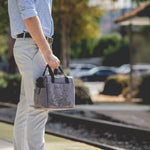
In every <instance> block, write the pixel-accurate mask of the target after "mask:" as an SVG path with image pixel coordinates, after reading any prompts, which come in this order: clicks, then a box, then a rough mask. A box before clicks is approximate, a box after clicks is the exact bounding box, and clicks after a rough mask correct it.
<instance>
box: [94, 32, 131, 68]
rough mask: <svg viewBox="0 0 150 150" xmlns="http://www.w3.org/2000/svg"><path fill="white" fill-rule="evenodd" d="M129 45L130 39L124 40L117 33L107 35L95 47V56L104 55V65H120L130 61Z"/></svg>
mask: <svg viewBox="0 0 150 150" xmlns="http://www.w3.org/2000/svg"><path fill="white" fill-rule="evenodd" d="M128 45H129V44H128V39H124V40H122V38H121V37H120V36H118V35H115V34H111V35H105V36H103V37H102V38H101V39H100V41H99V43H98V45H97V46H96V47H95V49H94V53H93V56H95V57H98V56H99V57H102V58H103V64H104V65H108V66H120V65H122V64H125V63H129V47H128Z"/></svg>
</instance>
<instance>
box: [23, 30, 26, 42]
mask: <svg viewBox="0 0 150 150" xmlns="http://www.w3.org/2000/svg"><path fill="white" fill-rule="evenodd" d="M25 36H26V33H25V32H24V33H23V39H24V40H25Z"/></svg>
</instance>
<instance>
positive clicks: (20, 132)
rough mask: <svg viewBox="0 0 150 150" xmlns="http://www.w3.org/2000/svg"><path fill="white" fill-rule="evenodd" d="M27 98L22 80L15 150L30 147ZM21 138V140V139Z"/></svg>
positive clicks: (15, 131) (15, 129) (15, 124)
mask: <svg viewBox="0 0 150 150" xmlns="http://www.w3.org/2000/svg"><path fill="white" fill-rule="evenodd" d="M26 107H27V105H26V98H25V91H24V81H23V79H22V80H21V91H20V101H19V103H18V106H17V112H16V117H15V122H14V138H13V143H14V150H18V149H24V148H25V149H26V150H28V145H27V141H26V140H25V139H26V117H27V116H26ZM19 137H21V138H19Z"/></svg>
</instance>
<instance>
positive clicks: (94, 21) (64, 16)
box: [53, 0, 102, 43]
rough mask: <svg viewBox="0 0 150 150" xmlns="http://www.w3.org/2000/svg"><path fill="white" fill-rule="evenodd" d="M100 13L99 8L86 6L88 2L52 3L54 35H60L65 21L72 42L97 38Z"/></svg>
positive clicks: (69, 0)
mask: <svg viewBox="0 0 150 150" xmlns="http://www.w3.org/2000/svg"><path fill="white" fill-rule="evenodd" d="M101 15H102V11H101V10H100V8H99V7H90V6H88V0H61V2H60V0H55V1H53V18H54V22H55V33H61V34H62V29H61V28H60V27H61V25H62V24H63V23H64V22H65V20H67V21H66V25H67V32H69V36H70V40H71V43H72V42H76V41H80V40H81V39H85V38H93V37H96V36H98V31H99V21H100V17H101Z"/></svg>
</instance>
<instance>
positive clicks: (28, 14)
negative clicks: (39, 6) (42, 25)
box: [20, 9, 37, 19]
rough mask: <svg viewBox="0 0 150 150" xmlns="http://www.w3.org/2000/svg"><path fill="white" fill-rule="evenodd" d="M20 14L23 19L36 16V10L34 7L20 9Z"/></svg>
mask: <svg viewBox="0 0 150 150" xmlns="http://www.w3.org/2000/svg"><path fill="white" fill-rule="evenodd" d="M20 15H21V17H22V18H23V19H27V18H30V17H34V16H37V12H36V10H35V9H26V10H22V11H20Z"/></svg>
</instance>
